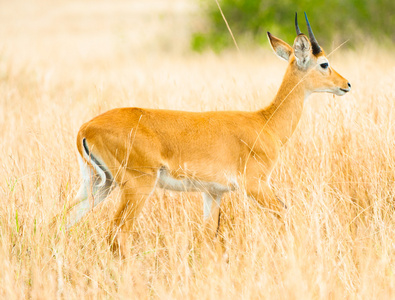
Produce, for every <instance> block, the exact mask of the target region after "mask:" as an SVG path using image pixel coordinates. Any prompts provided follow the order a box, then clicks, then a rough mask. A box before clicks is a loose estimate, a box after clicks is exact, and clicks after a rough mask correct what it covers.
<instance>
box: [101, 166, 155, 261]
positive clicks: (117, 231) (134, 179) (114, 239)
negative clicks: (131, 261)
mask: <svg viewBox="0 0 395 300" xmlns="http://www.w3.org/2000/svg"><path fill="white" fill-rule="evenodd" d="M125 179H126V180H124V183H123V184H122V185H120V188H121V199H120V203H119V204H118V208H117V210H116V212H115V214H114V216H113V218H112V220H111V222H110V227H109V232H108V238H109V242H110V245H111V247H112V249H113V250H114V251H115V252H116V251H119V252H120V254H121V255H122V256H124V255H125V253H126V249H127V240H128V236H129V234H130V232H131V230H132V229H133V223H134V221H135V219H136V218H137V216H138V215H139V213H140V212H141V210H142V208H143V205H144V203H145V201H146V200H147V199H148V198H149V197H150V196H151V195H152V193H153V191H154V189H155V185H156V177H155V176H154V175H151V174H144V175H142V174H141V173H136V174H134V173H133V172H129V173H128V174H127V176H125Z"/></svg>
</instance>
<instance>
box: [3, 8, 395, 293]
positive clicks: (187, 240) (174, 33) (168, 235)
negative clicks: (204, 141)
mask: <svg viewBox="0 0 395 300" xmlns="http://www.w3.org/2000/svg"><path fill="white" fill-rule="evenodd" d="M162 2H163V1H162ZM162 2H159V1H147V3H151V7H149V8H148V9H147V6H142V5H140V4H139V2H137V1H132V2H128V1H119V2H115V3H111V4H110V3H109V2H105V1H97V2H96V1H95V2H90V1H83V2H73V1H71V2H70V1H58V2H56V3H53V2H50V1H37V2H27V3H23V2H18V1H16V2H11V1H10V2H9V3H5V2H3V3H1V4H0V8H1V9H0V140H1V143H0V157H1V159H0V170H1V172H0V297H1V298H4V299H21V298H31V299H47V298H48V299H53V298H55V297H57V298H60V299H61V298H65V299H73V298H81V297H82V298H122V299H123V298H127V297H128V298H142V299H145V298H160V299H173V298H176V299H180V298H188V299H195V298H198V299H212V298H235V299H240V298H243V299H257V298H262V299H294V298H296V299H338V298H347V299H354V298H358V299H359V298H361V299H386V298H387V299H391V298H393V297H394V289H395V251H394V250H395V240H394V237H395V209H394V196H395V181H394V180H395V154H394V151H393V149H394V143H395V128H394V124H395V84H394V82H395V58H394V56H393V54H392V52H390V51H387V50H385V49H380V47H379V46H377V45H364V46H363V47H361V48H360V49H358V50H354V51H352V50H345V49H340V50H337V51H335V52H334V53H333V54H331V55H330V56H329V59H330V61H331V63H332V65H333V66H334V68H335V69H336V70H338V71H339V73H341V74H342V75H344V76H345V77H346V78H347V79H348V80H349V81H350V82H351V84H352V92H351V93H350V94H348V95H346V96H344V97H341V98H340V97H335V98H333V97H332V96H331V95H326V94H322V95H315V96H312V97H311V98H310V99H309V100H308V101H307V103H306V106H305V111H304V113H303V117H302V119H301V123H300V125H299V127H298V129H297V131H296V133H295V135H294V136H293V137H292V139H291V140H290V142H289V144H288V145H287V147H286V148H284V149H283V151H282V153H281V158H280V161H279V163H278V165H277V167H276V169H275V171H274V173H273V175H272V184H273V186H274V188H275V190H276V194H277V195H278V196H279V197H280V198H281V199H283V200H284V201H285V202H286V204H287V206H288V211H287V213H286V214H285V216H284V226H283V230H275V228H276V226H274V225H273V222H274V221H273V218H272V217H271V216H270V214H268V213H267V212H266V211H265V210H262V209H260V208H259V207H258V206H257V204H256V203H254V202H253V201H251V200H250V199H248V198H246V197H245V196H244V194H243V192H242V191H240V192H233V193H230V194H228V195H227V196H226V197H225V198H224V201H223V204H222V210H223V212H222V218H223V222H222V224H221V238H222V240H223V245H224V248H225V249H226V253H227V255H228V257H229V261H228V262H220V263H218V262H216V261H215V260H213V259H210V258H207V257H205V256H203V255H202V253H203V252H202V251H201V250H202V249H201V248H200V244H199V243H198V242H196V236H199V234H200V230H201V226H202V200H201V196H200V195H199V194H194V193H190V194H185V193H170V192H167V191H166V192H165V191H163V190H159V189H158V190H157V191H156V193H155V195H154V197H152V199H150V200H149V201H148V202H147V203H146V205H145V207H144V210H143V212H142V214H141V215H140V216H139V218H138V221H137V225H136V228H135V233H134V235H133V237H134V240H133V243H132V246H131V249H130V254H129V256H127V257H126V258H125V259H120V258H119V257H117V256H114V254H113V253H112V252H111V250H110V249H109V246H108V244H107V242H106V236H105V235H104V226H105V224H104V223H103V220H105V219H106V216H108V215H109V214H111V211H112V209H113V207H114V204H115V203H116V201H117V199H118V194H117V190H115V191H114V192H113V193H112V194H111V195H110V197H109V199H108V201H106V203H104V205H102V206H100V207H99V208H98V210H97V211H95V212H93V213H91V214H90V216H89V217H88V218H87V219H85V220H84V221H83V222H82V223H81V224H79V225H78V226H76V227H75V228H73V229H72V230H71V231H70V232H68V233H65V232H64V231H59V232H57V234H56V235H53V234H51V232H50V231H49V230H48V229H47V227H46V225H47V224H48V222H49V220H50V219H51V218H52V217H53V216H54V215H55V214H57V213H58V212H60V211H61V210H62V208H63V206H64V204H65V203H66V202H67V201H69V200H71V199H72V198H73V197H74V196H75V194H76V190H77V189H78V186H79V183H80V177H79V175H78V164H77V159H76V149H75V137H76V133H77V131H78V129H79V127H80V126H81V124H82V123H84V122H85V121H88V120H89V119H91V118H92V117H94V116H96V115H97V114H99V113H102V112H105V111H106V110H108V109H111V108H115V107H122V106H140V107H148V108H166V109H177V110H186V111H208V110H255V109H259V108H262V107H264V106H266V105H267V104H268V103H269V102H270V100H271V99H272V97H273V96H274V95H275V93H276V91H277V88H278V87H279V84H280V82H281V79H282V75H283V73H284V71H285V68H286V64H285V63H284V62H283V61H281V60H279V59H277V58H276V57H275V55H274V54H273V53H271V51H270V50H268V49H267V50H264V49H263V50H261V49H255V50H251V49H250V50H243V49H242V50H241V54H238V53H236V52H233V51H226V52H224V53H223V54H221V55H215V54H212V53H210V52H207V53H204V54H196V53H191V52H189V50H188V36H189V33H190V30H191V26H192V25H191V24H192V23H194V22H197V20H198V19H199V17H198V15H199V13H198V11H197V8H196V7H195V6H194V5H193V2H190V1H165V3H166V5H164V4H160V3H162ZM311 21H312V22H313V20H311ZM290 30H293V28H292V23H291V24H290ZM273 33H274V32H273ZM317 38H318V40H319V39H322V38H324V37H317ZM288 42H291V41H288ZM334 48H335V46H334ZM326 51H327V53H329V52H330V51H331V49H326ZM240 126H242V124H240ZM202 146H204V145H202Z"/></svg>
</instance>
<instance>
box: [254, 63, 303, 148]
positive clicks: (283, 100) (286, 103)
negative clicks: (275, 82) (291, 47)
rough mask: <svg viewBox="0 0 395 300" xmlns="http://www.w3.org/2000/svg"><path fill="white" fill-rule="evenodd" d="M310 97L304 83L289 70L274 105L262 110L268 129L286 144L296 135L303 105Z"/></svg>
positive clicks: (273, 102)
mask: <svg viewBox="0 0 395 300" xmlns="http://www.w3.org/2000/svg"><path fill="white" fill-rule="evenodd" d="M309 95H310V93H309V92H308V91H306V89H305V86H304V82H303V81H301V78H299V76H296V74H293V70H292V68H290V67H289V68H288V69H287V72H286V73H285V76H284V79H283V82H282V83H281V86H280V88H279V90H278V92H277V94H276V96H275V97H274V100H273V101H272V103H271V104H270V105H269V106H268V107H266V108H264V109H262V110H260V111H259V112H260V113H262V114H263V116H264V118H265V119H266V120H265V123H266V126H265V127H267V128H268V129H270V130H271V132H272V133H274V134H275V135H276V136H277V137H278V138H279V139H280V140H281V143H282V144H285V143H286V142H287V141H288V140H289V138H290V137H291V136H292V134H293V133H294V131H295V129H296V127H297V125H298V123H299V120H300V118H301V116H302V113H303V104H304V101H305V99H306V98H307V97H308V96H309Z"/></svg>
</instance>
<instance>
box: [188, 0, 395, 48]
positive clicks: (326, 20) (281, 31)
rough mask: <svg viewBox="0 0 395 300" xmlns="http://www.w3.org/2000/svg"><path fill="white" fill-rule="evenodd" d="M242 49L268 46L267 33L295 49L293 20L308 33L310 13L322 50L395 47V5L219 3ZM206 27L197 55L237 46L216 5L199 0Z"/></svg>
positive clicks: (385, 1)
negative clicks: (331, 45) (366, 44)
mask: <svg viewBox="0 0 395 300" xmlns="http://www.w3.org/2000/svg"><path fill="white" fill-rule="evenodd" d="M218 2H219V4H220V6H221V8H222V11H223V13H224V15H225V17H226V19H227V21H228V23H229V25H230V27H231V29H232V32H233V34H234V35H235V38H236V40H237V42H238V43H240V44H255V43H258V44H263V43H266V31H270V32H271V33H273V34H274V35H276V36H278V37H280V38H282V39H284V40H285V41H287V42H289V43H292V41H293V39H294V37H295V30H294V21H293V20H294V14H295V12H298V13H299V26H300V28H301V30H302V32H305V33H306V32H307V30H306V29H305V28H306V27H305V22H304V16H303V12H304V11H306V12H307V14H308V17H309V20H310V23H311V24H312V28H313V31H314V34H315V36H316V38H317V40H318V42H319V43H320V44H321V45H322V46H324V47H325V46H328V44H329V43H333V42H334V43H335V44H337V45H338V44H340V43H341V42H343V41H345V40H349V42H347V46H348V47H353V46H355V45H358V44H360V43H363V42H365V41H366V40H376V41H378V42H380V43H384V44H393V43H394V41H395V15H394V13H395V1H394V0H331V1H329V0H321V1H315V0H298V1H295V0H218ZM200 4H201V6H202V9H203V12H204V14H205V16H206V18H207V20H206V21H207V22H206V24H205V26H204V27H203V28H201V30H198V31H197V32H195V33H194V34H193V36H192V40H191V45H192V49H194V50H196V51H202V50H204V49H207V48H211V49H213V50H214V51H216V52H218V51H220V50H222V49H224V48H225V47H229V46H233V41H232V38H231V36H230V34H229V32H228V29H227V27H226V24H225V23H224V20H223V18H222V16H221V13H220V11H219V9H218V6H217V4H216V2H215V0H200Z"/></svg>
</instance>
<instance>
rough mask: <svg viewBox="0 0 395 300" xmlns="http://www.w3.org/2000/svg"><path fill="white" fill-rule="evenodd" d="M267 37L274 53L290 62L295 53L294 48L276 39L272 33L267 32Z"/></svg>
mask: <svg viewBox="0 0 395 300" xmlns="http://www.w3.org/2000/svg"><path fill="white" fill-rule="evenodd" d="M267 37H268V38H269V41H270V45H271V46H272V48H273V51H274V53H276V54H277V56H278V57H281V58H282V59H285V60H286V61H288V60H289V57H290V56H291V54H292V51H293V49H292V47H291V46H290V45H288V44H287V43H286V42H284V41H283V40H280V39H279V38H276V37H275V36H274V35H272V34H271V33H270V32H267Z"/></svg>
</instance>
